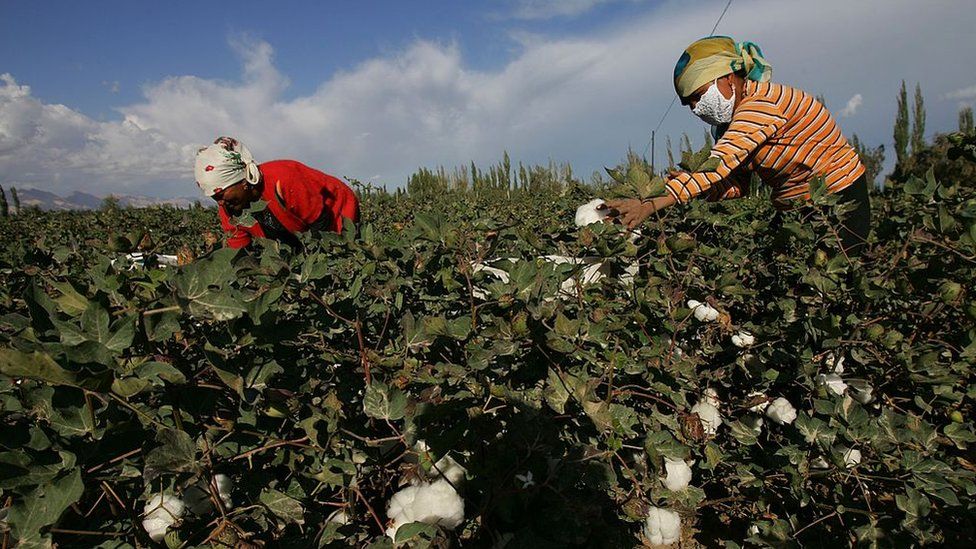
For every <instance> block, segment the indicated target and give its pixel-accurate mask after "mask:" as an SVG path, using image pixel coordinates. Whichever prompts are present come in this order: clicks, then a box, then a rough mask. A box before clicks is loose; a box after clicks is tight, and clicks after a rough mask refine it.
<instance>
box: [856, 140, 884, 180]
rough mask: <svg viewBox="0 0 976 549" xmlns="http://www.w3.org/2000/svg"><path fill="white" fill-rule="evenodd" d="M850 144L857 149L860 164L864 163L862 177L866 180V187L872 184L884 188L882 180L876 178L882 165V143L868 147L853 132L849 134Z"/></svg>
mask: <svg viewBox="0 0 976 549" xmlns="http://www.w3.org/2000/svg"><path fill="white" fill-rule="evenodd" d="M851 146H852V147H854V150H855V151H857V155H858V156H859V157H861V164H863V165H864V177H865V179H867V181H868V188H871V186H872V185H873V186H875V187H878V188H881V189H884V181H881V182H880V183H879V182H878V180H877V178H878V176H879V175H880V174H881V169H882V167H883V166H884V160H885V154H884V145H879V146H877V147H874V148H871V147H868V146H866V145H864V144H863V143H861V140H860V139H859V138H858V137H857V134H854V135H852V136H851Z"/></svg>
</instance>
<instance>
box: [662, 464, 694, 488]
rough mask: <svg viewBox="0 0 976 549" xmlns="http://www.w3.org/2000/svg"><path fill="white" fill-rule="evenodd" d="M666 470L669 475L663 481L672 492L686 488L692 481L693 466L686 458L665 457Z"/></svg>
mask: <svg viewBox="0 0 976 549" xmlns="http://www.w3.org/2000/svg"><path fill="white" fill-rule="evenodd" d="M664 471H665V472H666V473H667V476H665V477H664V478H663V479H662V482H664V486H665V487H666V488H667V489H668V490H671V491H672V492H679V491H681V490H684V489H685V488H687V487H688V483H690V482H691V467H689V466H688V464H687V463H685V462H684V460H680V459H671V458H664Z"/></svg>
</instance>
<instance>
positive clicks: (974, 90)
mask: <svg viewBox="0 0 976 549" xmlns="http://www.w3.org/2000/svg"><path fill="white" fill-rule="evenodd" d="M943 97H944V98H945V99H958V100H960V101H969V100H972V99H976V85H973V86H969V87H966V88H959V89H958V90H953V91H951V92H949V93H947V94H945V95H944V96H943Z"/></svg>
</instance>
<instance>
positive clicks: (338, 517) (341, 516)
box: [325, 509, 349, 526]
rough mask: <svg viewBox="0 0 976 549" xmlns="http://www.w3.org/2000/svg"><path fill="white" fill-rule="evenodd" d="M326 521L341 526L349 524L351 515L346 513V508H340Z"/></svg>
mask: <svg viewBox="0 0 976 549" xmlns="http://www.w3.org/2000/svg"><path fill="white" fill-rule="evenodd" d="M325 522H326V523H327V524H328V523H332V524H338V525H339V526H345V525H346V524H349V515H347V514H346V511H345V509H339V510H338V511H334V512H333V513H332V514H331V515H329V518H327V519H325Z"/></svg>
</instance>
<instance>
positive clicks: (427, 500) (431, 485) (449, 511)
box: [386, 479, 464, 540]
mask: <svg viewBox="0 0 976 549" xmlns="http://www.w3.org/2000/svg"><path fill="white" fill-rule="evenodd" d="M386 516H387V517H389V519H390V520H391V521H392V524H391V526H390V527H389V528H387V530H386V535H388V536H389V537H390V538H392V539H394V540H395V539H396V532H397V530H399V529H400V527H401V526H403V525H404V524H410V523H411V522H423V523H424V524H436V525H439V526H442V527H444V528H446V529H448V530H453V529H455V528H457V527H458V526H459V525H460V524H461V523H462V522H464V500H463V499H461V496H459V495H458V493H457V491H456V490H455V489H454V487H453V486H451V485H450V484H448V482H447V481H446V480H443V479H441V480H438V481H435V482H423V483H420V484H419V485H416V486H407V487H406V488H404V489H402V490H400V491H399V492H397V493H395V494H393V497H391V498H390V502H389V504H388V505H387V509H386Z"/></svg>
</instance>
